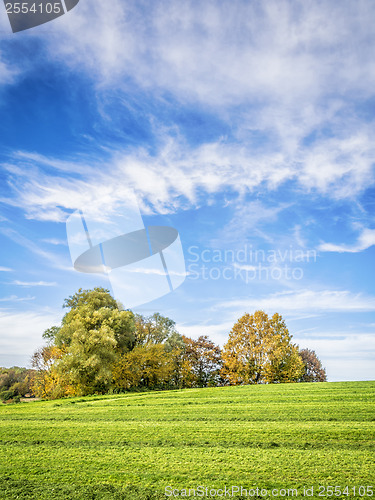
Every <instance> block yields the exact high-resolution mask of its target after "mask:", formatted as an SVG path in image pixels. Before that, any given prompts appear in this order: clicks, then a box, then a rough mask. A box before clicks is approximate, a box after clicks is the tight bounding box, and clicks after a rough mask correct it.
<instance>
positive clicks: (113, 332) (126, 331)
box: [32, 288, 326, 398]
mask: <svg viewBox="0 0 375 500" xmlns="http://www.w3.org/2000/svg"><path fill="white" fill-rule="evenodd" d="M63 307H64V308H65V309H67V312H66V313H65V315H64V316H63V318H62V321H61V324H60V325H59V326H52V327H51V328H48V329H47V330H46V331H45V332H44V334H43V338H44V340H45V341H46V344H47V345H45V346H44V347H42V348H41V349H39V350H37V351H36V352H35V353H34V355H33V358H32V364H33V368H34V369H35V372H33V377H32V384H33V385H32V386H33V390H34V393H35V394H36V395H38V396H41V397H45V398H58V397H63V396H71V395H86V394H95V393H99V394H102V393H106V392H108V391H124V390H150V389H171V388H175V389H180V388H183V387H207V386H219V385H225V384H259V383H280V382H297V381H298V382H301V381H306V382H311V381H323V380H325V379H326V376H325V371H324V370H323V368H322V367H321V363H320V361H319V359H318V358H317V356H316V354H315V352H314V351H309V350H308V349H303V350H301V351H299V350H298V347H297V346H296V345H294V344H293V343H292V336H291V335H290V333H289V331H288V329H287V327H286V324H285V321H284V320H283V318H282V317H281V316H280V315H279V314H277V313H275V314H274V315H273V316H272V317H268V315H267V314H266V313H265V312H264V311H256V312H255V313H254V314H252V315H250V314H245V315H243V316H242V317H241V318H240V319H239V320H238V321H237V322H236V323H235V324H234V326H233V328H232V330H231V332H230V334H229V338H228V340H227V342H226V343H225V345H224V347H223V349H220V347H219V346H217V345H215V344H214V343H213V342H212V341H211V340H210V339H209V338H208V337H207V336H206V335H200V336H199V337H198V338H197V339H192V338H189V337H186V336H184V335H181V334H180V333H179V332H178V331H177V329H176V323H175V322H174V321H173V320H172V319H170V318H168V317H166V316H162V315H161V314H160V313H154V314H152V315H150V316H142V315H140V314H133V312H132V311H130V310H126V309H124V308H123V307H122V306H121V305H120V304H119V303H118V302H116V300H115V299H114V298H113V297H112V296H111V295H110V293H109V291H108V290H106V289H104V288H94V289H93V290H82V289H79V290H78V292H77V293H75V294H74V295H71V296H70V297H69V298H67V299H65V301H64V304H63Z"/></svg>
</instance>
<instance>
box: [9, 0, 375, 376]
mask: <svg viewBox="0 0 375 500" xmlns="http://www.w3.org/2000/svg"><path fill="white" fill-rule="evenodd" d="M374 18H375V4H374V3H373V2H372V1H370V0H367V1H366V0H365V1H360V2H358V1H341V2H336V1H325V2H303V1H282V0H277V1H276V0H267V1H263V2H258V1H230V2H229V1H219V0H216V1H207V2H197V1H189V0H187V1H185V2H183V3H181V2H175V1H168V0H164V1H153V2H135V1H124V0H111V2H105V1H104V0H81V1H80V3H79V4H78V5H77V7H75V8H74V9H73V10H72V11H71V12H69V13H68V14H66V15H64V16H61V17H60V18H58V19H56V20H54V21H52V22H50V23H48V24H46V25H44V26H40V27H36V28H33V29H31V30H28V31H25V32H20V33H16V34H13V33H12V32H11V30H10V26H9V22H8V19H7V17H6V14H5V9H1V10H0V36H1V44H0V114H1V120H0V144H1V147H0V165H1V167H0V168H1V170H0V214H1V215H0V244H1V261H0V283H1V288H0V365H3V366H11V365H14V364H18V365H27V364H28V362H29V358H30V355H31V354H32V352H33V351H34V350H35V349H36V348H38V347H40V346H41V345H42V337H41V335H42V333H43V331H44V329H45V328H47V327H49V326H51V325H53V324H58V323H59V322H60V320H61V317H62V315H63V312H64V311H63V310H62V308H61V306H62V303H63V300H64V298H66V297H67V296H69V295H71V294H72V293H74V292H75V291H77V289H78V288H79V287H83V288H91V287H93V286H106V287H108V286H110V284H109V282H108V279H107V277H106V276H104V275H89V274H82V273H78V272H76V271H75V270H74V269H73V266H72V262H71V259H70V253H69V247H68V244H67V237H66V228H65V223H66V220H67V219H68V217H69V215H70V214H72V213H73V212H74V211H75V210H77V209H82V208H84V207H86V208H87V207H93V206H95V207H97V208H98V209H99V210H101V211H103V212H105V211H107V212H108V213H110V212H111V210H112V209H113V207H115V206H116V204H118V203H120V202H121V201H123V200H124V199H125V198H126V196H127V194H128V193H129V192H130V191H131V192H135V193H136V195H137V199H138V204H139V206H140V209H141V212H142V216H143V220H144V222H145V224H146V225H153V224H156V225H168V226H173V227H175V228H176V229H177V230H178V231H179V234H180V238H181V242H182V246H183V250H184V255H185V263H186V270H187V277H186V279H185V281H184V283H183V284H182V285H181V286H180V287H179V288H177V289H176V290H175V291H174V292H173V293H169V294H167V295H165V296H163V297H161V298H159V299H157V300H154V301H153V302H151V303H148V304H145V305H143V306H141V307H139V308H137V309H136V310H137V311H138V312H141V313H143V314H148V313H152V312H154V311H159V312H160V313H162V314H165V315H168V316H170V317H171V318H172V319H174V320H175V321H176V322H177V324H178V329H179V331H180V332H181V333H184V334H186V335H189V336H193V337H197V336H199V335H202V334H207V335H209V336H210V337H211V338H212V339H213V340H214V341H216V342H217V343H219V344H221V345H222V344H223V343H224V342H225V340H226V338H227V335H228V332H229V331H230V329H231V327H232V326H233V324H234V322H235V321H236V320H237V319H238V318H239V317H240V316H241V315H242V314H243V313H244V312H249V313H251V312H254V311H255V310H256V309H264V310H265V311H266V312H268V313H271V314H272V313H273V312H276V311H277V312H279V313H280V314H281V315H282V316H283V317H284V318H285V320H286V322H287V325H288V327H289V330H290V332H291V333H292V335H293V339H294V341H295V342H296V343H298V344H299V345H300V346H301V347H308V348H311V349H314V350H316V352H317V354H318V356H319V357H320V358H321V360H322V362H323V365H324V366H325V367H326V368H327V373H328V377H329V380H332V381H334V380H367V379H374V378H375V363H374V354H375V285H374V282H375V280H374V277H375V274H374V257H375V223H374V208H375V207H374V204H375V185H374V180H375V178H374V161H375V128H374V120H375V94H374V89H375V61H374V58H375V52H374V47H375V32H374V29H373V24H374V22H373V20H374ZM124 305H125V307H126V304H124Z"/></svg>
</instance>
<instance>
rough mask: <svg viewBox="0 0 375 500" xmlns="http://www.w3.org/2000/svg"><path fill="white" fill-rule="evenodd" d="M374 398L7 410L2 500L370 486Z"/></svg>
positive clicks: (302, 390)
mask: <svg viewBox="0 0 375 500" xmlns="http://www.w3.org/2000/svg"><path fill="white" fill-rule="evenodd" d="M374 389H375V382H351V383H323V384H287V385H270V386H241V387H224V388H212V389H211V388H209V389H193V390H183V391H170V392H158V393H147V394H146V393H142V394H131V393H129V394H124V395H115V396H107V397H103V396H100V397H87V398H75V399H71V400H70V399H66V400H59V401H46V402H35V403H27V404H21V405H8V406H6V405H3V406H2V407H0V474H1V477H2V488H1V489H0V498H12V495H14V498H41V499H42V498H48V496H46V495H47V493H48V492H49V493H48V494H49V495H50V498H51V495H52V493H51V491H52V490H53V495H52V496H53V497H55V498H108V499H109V498H129V499H130V498H134V499H138V498H139V499H141V498H166V497H164V495H163V492H164V487H165V486H167V485H171V486H173V487H177V488H183V487H194V486H195V487H196V486H198V485H199V484H204V485H207V486H212V487H222V486H225V485H227V486H230V485H238V484H239V485H241V484H242V485H244V486H246V487H248V488H250V487H254V486H260V487H265V488H276V487H279V488H281V487H298V488H301V487H303V486H310V485H313V484H314V485H319V484H325V485H327V484H335V485H336V484H338V485H359V484H365V485H371V484H372V483H374V479H375V477H374V441H375V440H374V437H375V390H374ZM73 486H74V487H73ZM129 488H130V489H129ZM134 488H135V490H134ZM27 494H28V495H29V496H27ZM22 495H25V496H24V497H23V496H22ZM92 495H93V496H92ZM150 495H151V496H150ZM153 495H156V496H153ZM336 498H337V497H336ZM342 498H345V497H344V496H343V497H342Z"/></svg>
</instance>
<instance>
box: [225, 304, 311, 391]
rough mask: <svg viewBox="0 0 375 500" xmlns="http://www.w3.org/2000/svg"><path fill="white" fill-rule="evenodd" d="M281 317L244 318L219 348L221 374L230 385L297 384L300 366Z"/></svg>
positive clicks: (237, 323)
mask: <svg viewBox="0 0 375 500" xmlns="http://www.w3.org/2000/svg"><path fill="white" fill-rule="evenodd" d="M291 338H292V336H291V335H290V333H289V331H288V329H287V327H286V325H285V322H284V320H283V319H282V317H281V316H280V315H279V314H277V313H275V314H274V315H273V316H272V318H269V317H268V315H267V314H266V313H265V312H264V311H256V312H255V313H254V314H252V315H250V314H245V315H244V316H242V317H241V318H240V319H239V320H238V321H237V322H236V323H235V325H234V326H233V328H232V330H231V332H230V334H229V339H228V342H227V343H226V344H225V345H224V348H223V353H222V356H223V362H224V366H223V370H222V374H223V376H224V377H226V379H227V380H228V382H229V383H230V384H232V385H237V384H259V383H273V382H295V381H298V380H299V378H300V377H301V374H302V372H303V363H302V360H301V358H300V356H299V355H298V348H297V347H296V346H295V345H294V344H292V342H291Z"/></svg>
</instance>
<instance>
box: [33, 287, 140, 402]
mask: <svg viewBox="0 0 375 500" xmlns="http://www.w3.org/2000/svg"><path fill="white" fill-rule="evenodd" d="M63 307H65V308H67V309H69V311H68V312H67V313H66V314H65V315H64V317H63V319H62V323H61V326H59V327H56V326H55V327H51V328H49V329H48V330H46V331H45V332H44V334H43V337H44V338H45V339H46V340H47V343H48V346H47V347H45V348H43V349H42V350H40V351H37V352H36V353H35V354H34V365H35V366H36V367H37V365H39V368H38V377H37V381H36V390H37V391H38V392H39V393H40V394H41V395H43V397H51V398H53V397H60V396H62V395H76V394H77V395H84V394H92V393H103V392H106V391H108V389H110V387H111V385H112V368H113V365H114V364H115V362H116V360H117V358H118V357H119V356H121V354H124V353H126V352H128V351H129V350H131V349H132V348H133V347H134V345H135V323H134V315H133V313H132V312H131V311H125V310H120V308H119V304H118V303H117V302H116V301H115V299H114V298H113V297H112V296H111V295H110V293H109V291H108V290H106V289H104V288H94V289H93V290H82V289H79V290H78V292H77V293H75V294H74V295H72V296H70V297H69V298H68V299H66V300H65V301H64V306H63Z"/></svg>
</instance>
